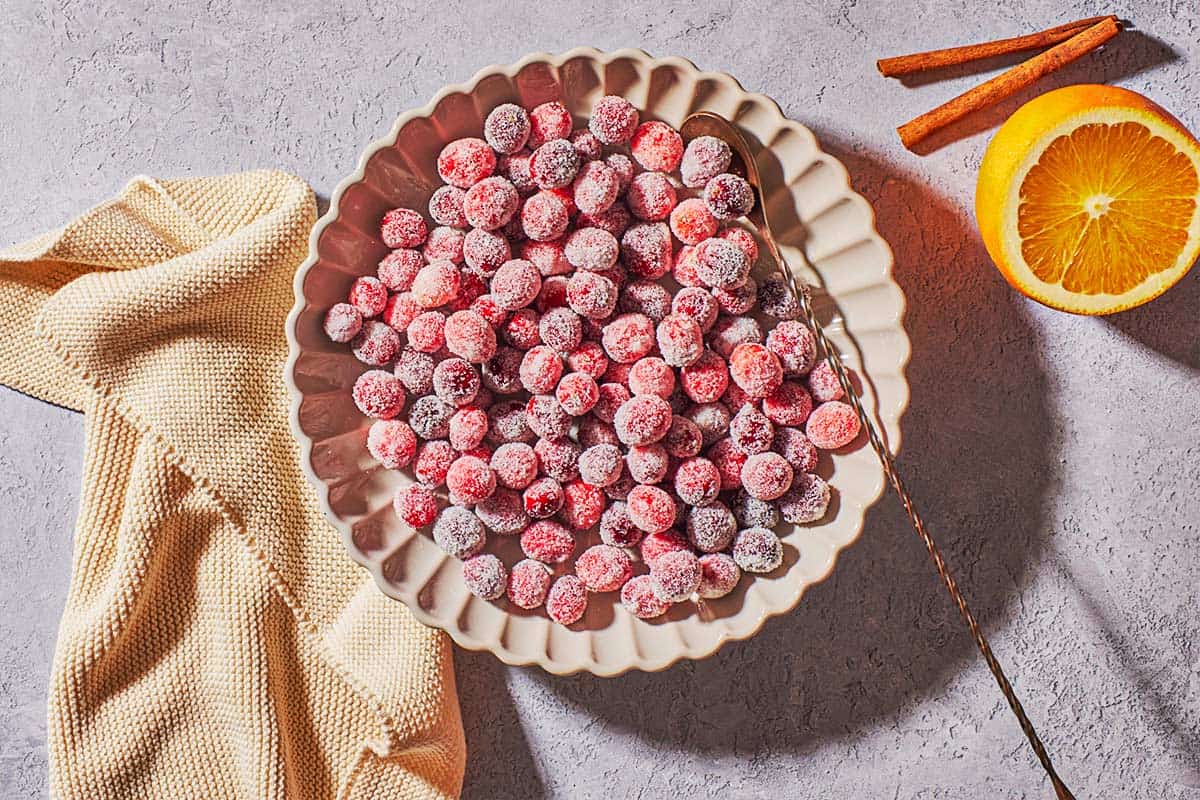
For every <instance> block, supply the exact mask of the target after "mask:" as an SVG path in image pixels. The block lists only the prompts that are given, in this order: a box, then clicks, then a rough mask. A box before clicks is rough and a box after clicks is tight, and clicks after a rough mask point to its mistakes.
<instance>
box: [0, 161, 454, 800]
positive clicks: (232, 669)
mask: <svg viewBox="0 0 1200 800" xmlns="http://www.w3.org/2000/svg"><path fill="white" fill-rule="evenodd" d="M314 218H315V205H314V202H313V196H312V192H311V191H310V190H309V188H308V187H307V186H306V185H305V184H304V183H303V182H302V181H300V180H299V179H297V178H295V177H293V176H290V175H285V174H282V173H278V172H265V171H263V172H248V173H243V174H239V175H230V176H224V177H217V178H198V179H189V180H178V181H157V180H153V179H150V178H136V179H134V180H133V181H132V182H131V183H130V184H129V186H127V187H126V188H125V190H124V191H123V192H122V193H121V195H120V196H119V197H118V198H117V199H115V200H113V201H111V202H108V203H105V204H103V205H101V206H99V207H97V208H95V209H93V210H92V211H89V212H87V213H86V214H84V215H83V216H82V217H80V218H79V219H78V220H76V221H74V222H72V223H70V224H69V225H67V226H66V227H65V228H63V229H61V230H59V231H54V232H52V233H49V234H45V235H43V236H40V237H38V238H37V239H34V240H32V241H30V242H27V243H26V244H24V245H18V246H16V247H13V248H10V249H9V250H6V251H0V381H2V382H3V383H6V384H8V385H9V386H12V387H14V388H16V389H19V390H21V391H23V392H26V393H28V394H31V395H34V396H35V397H40V398H43V399H45V400H49V401H51V402H54V403H58V404H60V405H63V406H67V407H69V408H73V409H77V410H80V411H83V412H84V413H85V414H86V453H85V462H84V478H83V491H82V495H81V499H80V509H79V521H78V526H77V528H76V531H75V550H74V563H73V567H72V577H71V586H70V591H69V593H68V597H67V602H66V610H65V611H64V614H63V620H62V625H61V628H60V630H59V637H58V644H57V647H56V651H55V658H54V667H53V674H52V676H51V686H50V701H49V726H48V737H49V748H50V779H51V786H52V791H53V794H54V796H55V797H64V798H86V800H102V799H104V798H114V799H116V798H120V800H128V799H129V798H141V797H154V798H160V797H161V798H171V800H177V799H178V798H193V797H194V798H206V799H208V800H212V799H214V798H216V799H220V798H253V799H254V800H261V798H289V799H290V798H333V797H337V798H381V799H382V798H388V799H389V800H391V799H392V798H418V797H421V798H424V797H449V796H455V795H457V794H458V791H459V788H460V784H461V782H462V774H463V764H464V759H465V746H464V743H463V735H462V726H461V722H460V720H459V715H458V705H457V699H456V697H455V689H454V673H453V670H452V667H451V661H450V648H449V645H448V643H447V641H446V638H445V637H444V636H443V635H442V634H440V633H438V632H435V631H432V630H429V629H427V628H425V627H423V626H422V625H420V623H418V622H417V621H416V620H415V619H413V617H412V616H411V615H410V614H409V613H408V612H407V610H405V609H404V608H403V606H401V605H400V604H399V603H396V602H394V601H392V600H389V599H387V598H385V597H384V596H383V595H382V594H381V593H380V592H379V591H378V590H377V589H376V588H375V586H374V585H373V584H372V582H371V579H370V577H369V576H368V575H367V573H366V572H364V571H363V570H361V569H359V568H358V567H357V566H355V565H354V564H352V563H351V562H350V560H349V559H348V558H347V556H346V554H345V552H344V551H343V549H342V544H341V542H340V540H339V538H338V537H337V535H336V534H335V532H334V531H333V529H332V528H331V527H330V526H329V525H328V524H327V523H326V522H325V520H324V519H323V518H322V516H321V514H320V511H319V510H318V508H317V504H316V500H315V494H314V492H313V491H312V489H311V488H310V487H309V486H308V485H307V483H306V482H305V479H304V477H303V475H302V473H301V471H300V467H299V463H298V460H297V458H298V451H297V447H296V444H295V442H294V440H293V439H292V435H291V433H290V431H289V430H288V422H287V416H288V409H287V395H286V392H285V389H284V384H283V367H284V360H285V358H286V351H287V345H286V341H285V338H284V333H283V326H284V319H285V317H286V315H287V312H288V309H289V308H290V306H291V305H292V301H293V298H292V290H291V282H292V276H293V274H294V273H295V269H296V267H297V265H299V263H300V262H301V260H303V258H304V256H305V253H306V249H307V240H308V234H309V231H310V229H311V227H312V224H313V221H314ZM51 535H52V534H51Z"/></svg>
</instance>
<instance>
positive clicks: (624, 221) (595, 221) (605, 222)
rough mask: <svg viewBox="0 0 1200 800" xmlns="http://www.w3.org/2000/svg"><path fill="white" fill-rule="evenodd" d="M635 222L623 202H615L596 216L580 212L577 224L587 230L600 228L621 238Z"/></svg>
mask: <svg viewBox="0 0 1200 800" xmlns="http://www.w3.org/2000/svg"><path fill="white" fill-rule="evenodd" d="M632 221H633V215H632V214H630V213H629V209H628V208H626V206H625V204H624V203H622V202H619V201H618V202H614V203H613V204H612V205H610V206H609V207H608V208H606V209H605V210H603V211H600V212H597V213H595V214H589V213H587V212H585V211H580V212H579V217H578V218H577V219H576V222H577V223H578V224H579V225H580V226H581V227H585V228H599V229H601V230H604V231H608V232H609V233H611V234H612V235H613V236H616V237H617V238H620V237H621V236H622V235H623V234H624V233H625V231H626V229H627V228H628V227H629V223H630V222H632Z"/></svg>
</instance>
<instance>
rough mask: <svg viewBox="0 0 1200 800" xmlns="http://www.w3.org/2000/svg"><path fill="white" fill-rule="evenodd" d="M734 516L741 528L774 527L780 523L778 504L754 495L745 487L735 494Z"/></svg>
mask: <svg viewBox="0 0 1200 800" xmlns="http://www.w3.org/2000/svg"><path fill="white" fill-rule="evenodd" d="M733 516H734V518H735V519H736V520H737V524H738V527H739V528H774V527H775V526H776V525H778V524H779V508H778V505H777V504H776V503H774V502H772V501H770V500H759V499H758V498H757V497H752V496H751V495H750V494H749V493H748V492H747V491H746V490H745V489H739V490H738V491H737V493H736V494H735V495H734V496H733Z"/></svg>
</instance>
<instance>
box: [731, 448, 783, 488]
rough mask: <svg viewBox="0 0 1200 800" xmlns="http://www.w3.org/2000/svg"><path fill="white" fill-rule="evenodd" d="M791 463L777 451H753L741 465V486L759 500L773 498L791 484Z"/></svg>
mask: <svg viewBox="0 0 1200 800" xmlns="http://www.w3.org/2000/svg"><path fill="white" fill-rule="evenodd" d="M792 475H793V471H792V465H791V464H789V463H788V461H787V459H786V458H784V457H783V456H781V455H779V454H778V453H775V452H771V451H768V452H766V453H755V454H754V455H752V456H750V457H749V458H747V459H746V463H745V464H743V465H742V473H741V477H742V486H743V487H744V488H745V490H746V493H747V494H749V495H750V496H751V497H757V498H758V499H759V500H775V499H777V498H779V497H782V496H783V495H784V493H785V492H787V490H788V489H790V488H791V486H792Z"/></svg>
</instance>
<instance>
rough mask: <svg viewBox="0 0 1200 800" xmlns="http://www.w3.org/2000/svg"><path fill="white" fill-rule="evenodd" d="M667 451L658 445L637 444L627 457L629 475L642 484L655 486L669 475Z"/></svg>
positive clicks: (626, 464)
mask: <svg viewBox="0 0 1200 800" xmlns="http://www.w3.org/2000/svg"><path fill="white" fill-rule="evenodd" d="M669 460H670V459H669V457H668V456H667V451H666V449H665V448H664V447H663V446H662V445H660V444H658V443H655V444H635V445H631V446H630V447H629V452H628V453H626V455H625V466H626V468H627V469H628V470H629V475H630V477H632V478H633V479H634V480H635V481H637V482H638V483H641V484H655V483H659V482H660V481H662V479H663V478H664V477H666V474H667V467H668V463H669Z"/></svg>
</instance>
